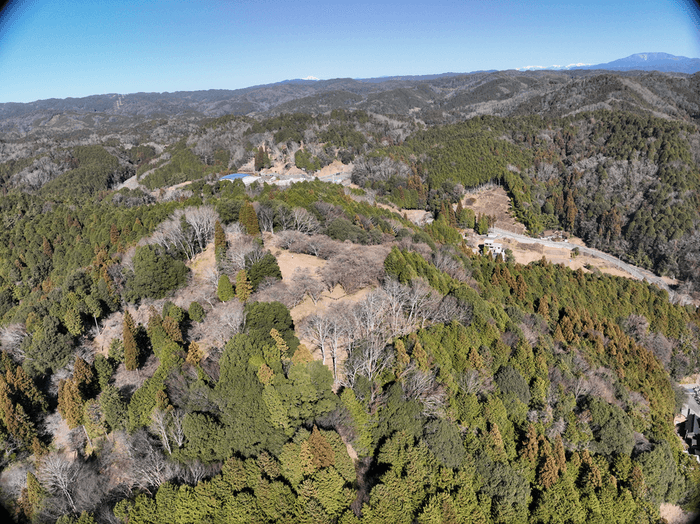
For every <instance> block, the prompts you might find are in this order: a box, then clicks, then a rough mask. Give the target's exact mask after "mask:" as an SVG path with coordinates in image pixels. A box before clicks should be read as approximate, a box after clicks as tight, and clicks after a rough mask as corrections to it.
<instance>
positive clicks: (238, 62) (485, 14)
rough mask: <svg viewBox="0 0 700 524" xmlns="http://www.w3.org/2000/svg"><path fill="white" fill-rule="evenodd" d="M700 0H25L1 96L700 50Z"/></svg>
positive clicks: (1, 78)
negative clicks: (699, 0)
mask: <svg viewBox="0 0 700 524" xmlns="http://www.w3.org/2000/svg"><path fill="white" fill-rule="evenodd" d="M694 5H695V4H694V3H693V2H691V1H689V0H653V1H651V0H605V1H586V2H580V1H579V2H577V1H553V0H545V1H538V2H529V1H504V0H492V1H484V0H456V1H452V0H436V1H435V0H431V1H430V2H428V1H414V0H403V1H396V0H388V1H382V0H371V1H370V0H360V1H358V0H346V1H344V2H337V1H335V0H323V1H317V0H305V1H302V2H299V1H295V2H291V1H287V0H257V1H250V0H235V1H227V0H210V1H202V0H184V1H183V0H153V1H139V0H118V1H116V0H90V1H84V0H35V1H31V0H25V1H22V2H19V1H15V2H10V4H9V7H6V8H5V10H4V11H3V14H2V18H0V102H28V101H33V100H39V99H45V98H66V97H82V96H88V95H92V94H103V93H123V94H125V93H135V92H141V91H145V92H163V91H189V90H199V89H238V88H242V87H248V86H252V85H259V84H267V83H272V82H278V81H281V80H286V79H293V78H305V77H309V76H312V77H316V78H320V79H329V78H340V77H352V78H368V77H376V76H386V75H422V74H432V73H444V72H470V71H478V70H486V69H514V68H519V67H525V66H537V65H539V66H551V65H567V64H571V63H588V64H597V63H604V62H610V61H612V60H615V59H618V58H624V57H626V56H629V55H631V54H634V53H642V52H656V51H661V52H666V53H671V54H674V55H681V56H688V57H693V58H697V57H700V15H699V14H698V11H697V9H696V8H695V7H694Z"/></svg>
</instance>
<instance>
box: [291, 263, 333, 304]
mask: <svg viewBox="0 0 700 524" xmlns="http://www.w3.org/2000/svg"><path fill="white" fill-rule="evenodd" d="M325 289H326V287H325V286H324V285H323V284H322V283H321V282H320V281H319V280H318V279H317V278H314V277H313V276H312V275H311V272H310V271H309V269H308V268H300V267H298V268H296V269H295V270H294V275H292V286H291V289H290V292H291V294H292V295H293V297H294V298H295V299H298V302H297V304H298V303H299V302H301V301H302V300H303V299H304V296H307V295H308V297H309V298H310V299H311V300H312V301H313V303H314V304H316V303H318V300H319V299H320V298H321V294H322V293H323V292H324V291H325ZM295 305H296V304H295Z"/></svg>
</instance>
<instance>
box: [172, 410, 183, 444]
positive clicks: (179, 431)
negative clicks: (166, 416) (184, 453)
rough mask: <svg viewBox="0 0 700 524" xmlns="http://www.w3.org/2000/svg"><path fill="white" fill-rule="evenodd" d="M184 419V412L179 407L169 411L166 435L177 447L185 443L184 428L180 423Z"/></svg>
mask: <svg viewBox="0 0 700 524" xmlns="http://www.w3.org/2000/svg"><path fill="white" fill-rule="evenodd" d="M184 420H185V412H184V411H182V410H181V409H173V410H171V411H170V425H169V426H168V436H169V437H170V438H171V439H172V441H173V443H174V444H175V445H176V446H177V447H178V448H181V447H182V446H183V445H184V444H185V430H184V427H183V425H182V423H183V421H184Z"/></svg>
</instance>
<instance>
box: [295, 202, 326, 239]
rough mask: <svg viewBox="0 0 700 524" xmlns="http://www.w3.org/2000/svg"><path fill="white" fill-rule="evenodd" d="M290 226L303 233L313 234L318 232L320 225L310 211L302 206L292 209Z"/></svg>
mask: <svg viewBox="0 0 700 524" xmlns="http://www.w3.org/2000/svg"><path fill="white" fill-rule="evenodd" d="M292 227H293V229H295V230H296V231H299V232H300V233H303V234H305V235H313V234H314V233H318V230H319V229H320V228H321V225H320V224H319V223H318V220H317V219H316V217H315V216H314V215H313V214H312V213H309V212H308V211H307V210H306V209H304V208H303V207H295V208H294V209H293V210H292Z"/></svg>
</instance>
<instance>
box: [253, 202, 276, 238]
mask: <svg viewBox="0 0 700 524" xmlns="http://www.w3.org/2000/svg"><path fill="white" fill-rule="evenodd" d="M255 212H256V213H257V215H258V224H259V225H260V231H267V232H270V233H272V230H273V228H274V225H275V210H274V209H273V208H272V206H271V205H269V204H261V203H258V202H256V205H255Z"/></svg>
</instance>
